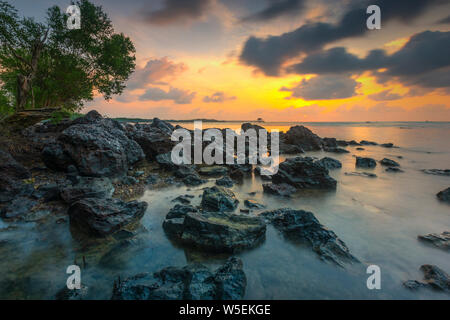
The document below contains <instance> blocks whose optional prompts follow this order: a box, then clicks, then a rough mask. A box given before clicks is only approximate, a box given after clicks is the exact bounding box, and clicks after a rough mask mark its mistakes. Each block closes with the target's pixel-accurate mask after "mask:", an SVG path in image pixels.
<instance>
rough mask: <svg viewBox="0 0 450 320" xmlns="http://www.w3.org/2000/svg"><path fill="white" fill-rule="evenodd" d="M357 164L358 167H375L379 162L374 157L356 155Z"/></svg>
mask: <svg viewBox="0 0 450 320" xmlns="http://www.w3.org/2000/svg"><path fill="white" fill-rule="evenodd" d="M355 166H356V167H357V168H375V167H376V166H377V162H376V161H375V160H374V159H372V158H363V157H356V164H355Z"/></svg>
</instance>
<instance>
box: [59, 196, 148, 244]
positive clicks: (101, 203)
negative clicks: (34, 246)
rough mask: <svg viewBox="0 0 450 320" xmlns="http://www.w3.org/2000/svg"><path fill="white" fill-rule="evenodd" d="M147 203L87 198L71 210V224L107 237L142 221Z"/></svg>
mask: <svg viewBox="0 0 450 320" xmlns="http://www.w3.org/2000/svg"><path fill="white" fill-rule="evenodd" d="M146 209H147V203H146V202H138V201H130V202H124V201H122V200H119V199H94V198H87V199H82V200H80V201H77V202H75V203H74V204H72V205H71V206H70V208H69V212H68V213H69V216H70V223H71V224H75V225H77V226H78V227H79V228H81V230H83V231H84V232H86V233H88V234H90V235H93V236H100V237H102V236H107V235H110V234H113V233H115V232H117V231H119V230H120V229H121V228H123V227H124V226H126V225H128V224H130V223H132V222H135V221H138V220H139V219H141V218H142V217H143V215H144V213H145V210H146Z"/></svg>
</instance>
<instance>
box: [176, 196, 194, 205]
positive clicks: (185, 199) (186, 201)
mask: <svg viewBox="0 0 450 320" xmlns="http://www.w3.org/2000/svg"><path fill="white" fill-rule="evenodd" d="M172 202H180V203H184V204H189V203H191V197H189V196H188V195H184V196H178V197H176V198H175V199H173V200H172Z"/></svg>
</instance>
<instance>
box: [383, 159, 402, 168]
mask: <svg viewBox="0 0 450 320" xmlns="http://www.w3.org/2000/svg"><path fill="white" fill-rule="evenodd" d="M380 164H381V165H383V166H386V167H400V164H399V163H398V162H395V161H394V160H391V159H388V158H384V159H383V160H380Z"/></svg>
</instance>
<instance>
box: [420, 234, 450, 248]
mask: <svg viewBox="0 0 450 320" xmlns="http://www.w3.org/2000/svg"><path fill="white" fill-rule="evenodd" d="M418 239H419V240H422V241H424V242H427V243H431V244H432V245H434V246H435V247H438V248H440V249H443V250H450V232H448V231H444V232H442V233H441V234H437V233H430V234H426V235H423V236H422V235H420V236H418Z"/></svg>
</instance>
